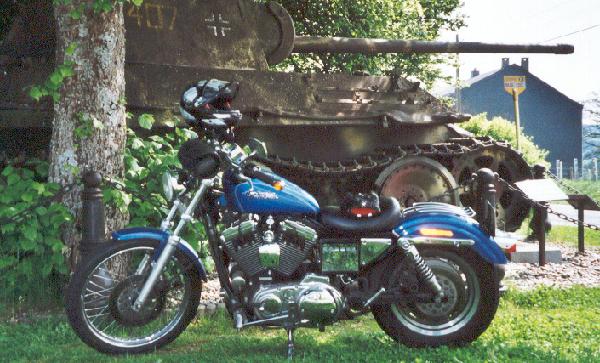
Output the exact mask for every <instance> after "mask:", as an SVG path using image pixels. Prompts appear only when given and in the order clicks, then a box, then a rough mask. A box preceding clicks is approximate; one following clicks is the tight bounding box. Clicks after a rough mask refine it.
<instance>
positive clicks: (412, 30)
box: [278, 0, 464, 86]
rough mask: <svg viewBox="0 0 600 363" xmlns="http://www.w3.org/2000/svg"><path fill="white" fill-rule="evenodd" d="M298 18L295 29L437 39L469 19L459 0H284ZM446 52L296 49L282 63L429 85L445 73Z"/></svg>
mask: <svg viewBox="0 0 600 363" xmlns="http://www.w3.org/2000/svg"><path fill="white" fill-rule="evenodd" d="M279 2H280V3H281V4H282V5H283V6H284V7H285V8H286V9H287V10H288V11H289V13H290V15H291V16H292V18H293V19H294V22H295V26H296V33H297V34H299V35H314V36H344V37H362V38H387V39H420V40H434V39H436V38H437V36H438V35H439V33H440V31H441V30H443V29H458V28H460V27H462V26H463V25H464V23H463V18H462V16H460V15H457V13H456V10H457V9H458V8H459V6H460V1H459V0H405V1H397V0H375V1H374V0H358V1H357V0H327V1H323V0H306V1H295V0H279ZM446 58H447V57H443V56H440V55H431V54H408V55H405V54H388V55H378V56H364V55H350V54H342V55H330V54H322V55H316V54H308V55H306V54H303V55H294V56H292V57H291V58H290V59H288V60H287V61H286V62H284V63H283V64H282V65H280V66H278V68H279V69H289V68H293V69H294V70H295V71H300V72H306V71H317V72H323V73H333V72H354V71H368V72H370V73H371V74H386V75H391V74H394V75H400V76H404V77H406V76H415V77H417V78H418V79H419V80H421V81H422V82H425V84H427V85H428V86H429V85H431V84H432V83H433V81H434V80H436V79H438V78H440V76H441V72H440V71H439V69H438V67H437V65H439V64H442V63H445V62H446Z"/></svg>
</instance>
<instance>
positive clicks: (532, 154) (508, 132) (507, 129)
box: [460, 113, 549, 167]
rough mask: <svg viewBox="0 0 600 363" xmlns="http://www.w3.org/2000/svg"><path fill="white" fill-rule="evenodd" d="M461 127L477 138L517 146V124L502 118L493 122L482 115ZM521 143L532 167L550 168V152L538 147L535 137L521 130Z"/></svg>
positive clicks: (521, 147)
mask: <svg viewBox="0 0 600 363" xmlns="http://www.w3.org/2000/svg"><path fill="white" fill-rule="evenodd" d="M460 126H461V127H463V128H464V129H466V130H467V131H469V132H472V133H473V134H475V135H476V136H489V137H491V138H493V139H495V140H505V141H508V142H509V143H510V144H511V145H513V147H516V145H517V138H516V135H515V124H514V123H512V122H510V121H508V120H506V119H503V118H502V117H494V118H493V119H492V120H488V118H487V114H486V113H482V114H479V115H477V116H474V117H472V118H471V120H469V121H467V122H464V123H462V124H460ZM519 141H520V151H521V152H522V153H523V157H524V158H525V160H526V161H527V162H528V163H529V164H530V165H533V164H537V163H543V164H544V165H546V167H548V166H549V164H548V163H547V162H546V156H548V151H547V150H544V149H542V148H540V147H539V146H537V145H536V144H535V143H534V141H533V137H531V136H528V135H527V134H525V133H524V130H523V128H521V135H520V138H519Z"/></svg>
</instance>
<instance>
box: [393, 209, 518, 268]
mask: <svg viewBox="0 0 600 363" xmlns="http://www.w3.org/2000/svg"><path fill="white" fill-rule="evenodd" d="M424 228H427V229H440V230H449V231H452V234H453V236H452V238H454V239H463V240H472V241H473V242H474V244H473V245H472V246H471V247H470V248H472V249H473V250H474V251H475V252H476V253H477V254H478V255H479V256H481V257H482V258H483V259H484V260H486V261H487V262H489V263H491V264H505V263H506V262H507V260H506V256H505V255H504V252H503V251H502V249H500V247H499V246H498V245H497V244H496V242H494V240H493V239H492V238H491V237H490V236H488V235H486V234H485V233H483V231H482V230H481V229H480V228H479V224H478V223H477V222H476V221H475V220H474V219H472V218H468V217H465V216H459V215H456V214H450V213H448V214H446V213H417V214H414V215H412V216H409V217H408V218H407V219H405V220H403V221H402V223H401V224H400V225H399V226H398V227H396V228H395V229H394V233H395V234H396V235H397V236H399V237H400V238H407V239H411V238H419V237H422V236H421V234H420V232H419V230H421V229H424ZM452 238H450V239H449V241H451V240H452Z"/></svg>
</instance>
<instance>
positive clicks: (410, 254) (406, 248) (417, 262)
mask: <svg viewBox="0 0 600 363" xmlns="http://www.w3.org/2000/svg"><path fill="white" fill-rule="evenodd" d="M398 242H399V244H400V248H401V249H402V252H403V253H404V256H406V257H407V258H409V259H410V261H411V262H412V263H413V264H414V266H415V270H416V272H417V278H418V279H419V280H420V281H421V282H423V283H425V284H427V286H428V287H429V288H430V289H431V291H433V293H434V301H435V302H441V301H442V298H443V297H444V292H443V290H442V287H441V286H440V284H439V283H438V281H437V278H436V277H435V275H434V274H433V271H431V268H429V265H428V264H427V263H426V262H425V260H423V258H422V257H421V254H420V253H419V250H417V248H416V247H415V246H414V245H413V244H412V243H410V242H409V241H407V240H405V239H399V240H398Z"/></svg>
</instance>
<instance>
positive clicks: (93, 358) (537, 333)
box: [0, 288, 600, 363]
mask: <svg viewBox="0 0 600 363" xmlns="http://www.w3.org/2000/svg"><path fill="white" fill-rule="evenodd" d="M548 301H549V303H547V302H548ZM599 301H600V289H599V288H591V289H590V288H588V289H585V288H573V289H567V290H552V289H542V290H541V291H540V290H535V291H532V292H509V293H508V294H507V296H506V297H504V298H503V299H502V301H501V305H500V308H499V309H498V313H497V314H496V317H495V318H494V321H492V324H491V326H490V328H489V329H488V330H487V331H486V332H485V333H483V335H482V336H481V337H479V339H477V340H476V341H475V342H473V343H471V344H468V345H466V346H461V347H438V348H421V349H415V348H407V347H406V346H404V345H401V344H398V343H396V342H395V341H393V340H392V339H390V338H389V337H387V336H386V335H385V333H384V332H383V331H381V329H379V327H378V326H377V323H376V322H375V321H374V319H373V318H372V317H371V316H370V315H368V316H365V317H361V318H359V319H355V320H347V321H342V322H340V323H338V324H335V325H333V326H331V327H327V330H326V332H325V333H319V332H318V331H316V329H308V328H302V329H298V330H296V333H295V338H296V352H295V359H294V361H299V362H473V363H476V362H527V363H532V362H540V363H547V362H598V361H600V347H599V346H598V341H599V340H600V331H599V330H598V329H597V327H598V326H599V325H600V314H598V311H599V308H600V306H598V302H599ZM0 337H2V338H0V361H6V362H11V361H15V360H21V361H24V362H25V361H49V362H67V361H70V362H81V361H86V362H132V363H133V362H135V363H138V362H148V363H150V362H152V363H155V362H178V363H182V362H198V361H202V362H244V363H248V362H287V359H286V357H285V332H284V331H283V330H282V329H280V330H276V329H260V328H250V329H247V330H243V331H242V332H236V331H235V330H234V329H233V328H232V327H231V320H230V318H228V317H226V316H225V314H217V315H216V316H214V317H202V318H198V319H197V320H196V321H195V322H193V323H192V324H191V325H190V326H189V327H188V329H187V330H186V331H185V332H184V333H183V334H182V335H181V336H180V337H179V338H178V339H177V340H175V341H174V342H173V343H171V344H169V345H168V346H167V347H165V348H163V349H161V350H159V351H158V352H155V353H152V354H144V355H137V356H121V357H109V356H106V355H103V354H101V353H98V352H96V351H94V350H93V349H90V348H88V347H86V346H85V345H84V344H83V343H81V342H80V341H79V339H78V338H77V337H76V336H75V334H74V333H73V331H72V330H71V328H70V327H69V326H68V324H67V322H66V319H65V318H64V317H63V316H52V317H50V318H44V319H39V320H37V321H34V322H31V323H24V324H17V325H14V324H0ZM199 342H201V344H199Z"/></svg>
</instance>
